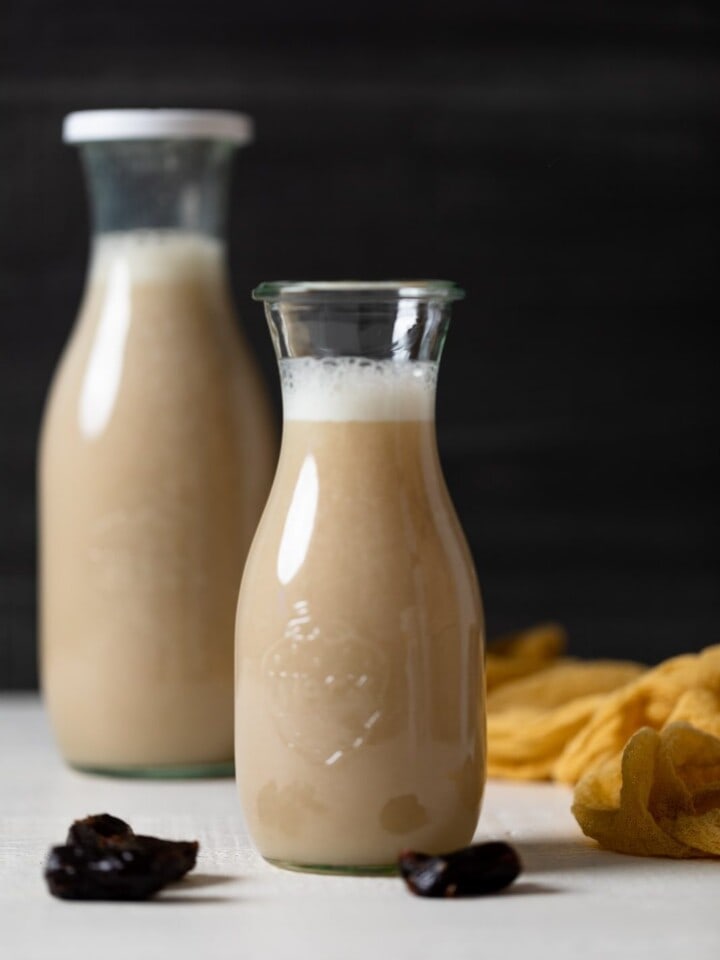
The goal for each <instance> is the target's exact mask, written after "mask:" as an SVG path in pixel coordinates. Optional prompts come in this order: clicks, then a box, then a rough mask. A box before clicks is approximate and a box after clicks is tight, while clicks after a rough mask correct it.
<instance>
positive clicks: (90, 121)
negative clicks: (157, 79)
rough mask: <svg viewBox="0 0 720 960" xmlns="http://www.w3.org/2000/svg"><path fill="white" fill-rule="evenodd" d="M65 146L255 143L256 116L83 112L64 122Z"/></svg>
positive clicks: (197, 112) (195, 112) (202, 112)
mask: <svg viewBox="0 0 720 960" xmlns="http://www.w3.org/2000/svg"><path fill="white" fill-rule="evenodd" d="M62 134H63V140H64V141H65V143H93V142H97V141H99V140H224V141H226V142H227V143H235V144H237V145H238V146H241V145H243V144H247V143H252V140H253V134H254V128H253V121H252V117H249V116H247V114H244V113H231V112H230V111H227V110H80V111H78V112H76V113H69V114H68V115H67V116H66V117H65V120H64V121H63V131H62Z"/></svg>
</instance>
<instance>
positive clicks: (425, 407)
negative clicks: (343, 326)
mask: <svg viewBox="0 0 720 960" xmlns="http://www.w3.org/2000/svg"><path fill="white" fill-rule="evenodd" d="M280 378H281V383H282V394H283V405H284V412H285V419H286V420H325V421H327V420H336V421H341V420H431V419H432V418H433V416H434V410H435V389H436V385H437V364H436V363H431V362H428V361H395V360H368V359H367V358H364V357H324V358H322V359H317V358H315V357H296V358H290V359H287V358H286V359H283V360H281V361H280Z"/></svg>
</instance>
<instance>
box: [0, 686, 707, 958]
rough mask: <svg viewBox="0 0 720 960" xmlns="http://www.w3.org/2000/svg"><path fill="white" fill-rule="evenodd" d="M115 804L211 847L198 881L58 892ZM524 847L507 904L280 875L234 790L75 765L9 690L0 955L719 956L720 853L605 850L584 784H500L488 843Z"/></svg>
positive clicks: (4, 713)
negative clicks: (68, 897)
mask: <svg viewBox="0 0 720 960" xmlns="http://www.w3.org/2000/svg"><path fill="white" fill-rule="evenodd" d="M105 811H108V812H110V813H113V814H116V815H117V816H120V817H122V818H123V819H126V820H128V821H129V822H130V823H131V824H132V826H133V827H134V828H135V829H136V830H137V831H138V832H143V833H151V834H156V835H160V836H166V837H171V838H175V839H188V840H190V839H198V840H199V841H200V844H201V849H200V855H199V858H198V864H197V867H196V869H195V871H194V873H193V874H190V876H189V877H188V878H187V879H186V880H184V881H182V882H181V883H180V884H178V885H176V886H174V887H172V888H170V889H168V890H167V891H166V892H164V893H161V894H160V895H159V896H158V897H157V898H156V899H154V900H151V901H147V902H145V903H80V902H70V901H60V900H56V899H54V898H53V897H51V896H50V895H49V893H48V892H47V890H46V887H45V883H44V880H43V877H42V870H43V862H44V858H45V854H46V852H47V849H48V847H49V846H51V845H52V844H54V843H60V842H62V840H63V838H64V836H65V833H66V831H67V827H68V825H69V824H70V822H71V821H72V820H73V819H75V818H77V817H80V816H84V815H86V814H88V813H100V812H105ZM490 838H492V839H500V838H504V839H507V840H509V841H511V842H512V843H513V844H515V845H516V847H517V848H518V850H519V851H520V854H521V857H522V859H523V862H524V865H525V871H524V873H523V875H522V876H521V877H520V878H519V879H518V881H516V883H515V884H514V886H513V887H511V888H510V889H509V890H508V891H506V892H505V893H504V894H502V895H496V896H492V897H486V898H482V899H474V900H424V899H421V898H417V897H413V896H411V895H410V894H409V893H408V892H407V891H406V889H405V887H404V884H403V883H402V881H401V880H399V879H396V878H346V877H323V876H314V875H305V874H296V873H289V872H285V871H282V870H278V869H276V868H274V867H270V866H269V865H267V864H266V863H265V862H264V861H263V860H262V859H261V858H260V857H259V856H258V855H257V854H256V853H255V851H254V850H253V848H252V847H251V845H250V842H249V840H248V837H247V833H246V830H245V826H244V824H243V820H242V815H241V813H240V809H239V805H238V801H237V796H236V793H235V787H234V784H233V782H232V781H231V780H211V781H174V782H173V781H170V782H167V781H166V782H148V781H137V780H117V779H111V778H104V777H94V776H88V775H84V774H79V773H75V772H73V771H71V770H69V769H67V768H66V767H65V766H64V765H63V764H62V762H61V761H60V759H59V757H58V755H57V753H56V751H55V748H54V745H53V743H52V740H51V737H50V733H49V730H48V726H47V722H46V719H45V716H44V713H43V711H42V707H41V706H40V703H39V700H38V699H37V697H34V696H31V695H10V694H4V695H1V696H0V958H2V960H25V958H32V960H35V958H38V960H40V958H42V960H46V958H47V960H66V958H67V960H71V958H72V960H84V958H103V960H113V958H115V957H118V958H120V957H122V958H130V960H154V958H162V960H165V958H167V960H174V958H177V960H184V958H190V957H193V958H201V960H213V958H226V957H227V958H233V960H234V958H237V960H254V958H258V960H259V958H263V960H267V958H272V960H283V958H288V960H290V958H292V960H304V958H308V960H309V958H312V960H326V958H327V960H353V958H373V960H378V958H384V957H388V958H393V960H403V958H408V960H410V958H412V960H418V958H436V957H437V958H443V960H444V958H451V960H456V958H457V960H462V958H466V957H467V958H473V960H475V958H479V960H482V958H488V960H490V958H492V960H514V958H521V957H522V958H523V960H527V958H530V957H539V958H544V957H547V958H552V960H564V958H572V960H587V958H594V957H598V958H603V960H620V958H625V957H627V958H642V957H652V958H653V960H664V958H668V960H669V958H673V960H677V958H680V957H688V958H692V960H719V958H720V861H693V862H687V861H685V862H675V861H670V860H649V859H643V858H635V857H624V856H620V855H617V854H612V853H606V852H603V851H601V850H599V849H597V848H596V847H595V846H594V845H593V844H592V843H591V842H589V841H588V840H586V839H585V838H584V837H583V836H582V834H581V833H580V830H579V828H578V827H577V824H576V823H575V820H574V819H573V817H572V815H571V813H570V791H569V790H566V789H564V788H562V787H555V786H550V785H545V784H537V785H535V784H533V785H515V784H508V783H500V782H491V783H490V784H489V785H488V788H487V792H486V798H485V803H484V808H483V813H482V817H481V820H480V826H479V829H478V833H477V839H478V840H484V839H490Z"/></svg>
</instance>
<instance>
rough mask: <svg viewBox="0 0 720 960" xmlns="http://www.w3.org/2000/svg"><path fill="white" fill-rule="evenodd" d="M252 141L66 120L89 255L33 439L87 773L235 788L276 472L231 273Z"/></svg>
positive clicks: (63, 721) (57, 634)
mask: <svg viewBox="0 0 720 960" xmlns="http://www.w3.org/2000/svg"><path fill="white" fill-rule="evenodd" d="M251 132H252V131H251V126H250V121H249V119H248V118H246V117H243V116H242V115H238V114H224V113H217V112H213V111H202V112H196V111H192V112H191V111H123V110H120V111H91V112H83V113H79V114H72V115H70V117H68V118H67V119H66V124H65V129H64V133H65V139H66V141H69V142H74V143H79V144H81V154H82V159H83V162H84V168H85V173H86V176H87V181H88V184H89V192H90V198H91V207H92V214H93V237H92V245H91V253H90V262H89V267H88V272H87V279H86V286H85V291H84V296H83V300H82V304H81V307H80V311H79V315H78V318H77V321H76V324H75V326H74V329H73V331H72V335H71V337H70V340H69V343H68V345H67V347H66V349H65V352H64V354H63V356H62V359H61V362H60V364H59V366H58V369H57V371H56V374H55V378H54V381H53V384H52V388H51V391H50V394H49V397H48V402H47V406H46V411H45V417H44V422H43V429H42V435H41V444H40V463H39V498H40V502H39V513H40V517H39V519H40V586H41V589H40V614H41V617H40V621H41V622H40V628H41V681H42V688H43V692H44V697H45V702H46V704H47V708H48V711H49V714H50V719H51V723H52V727H53V729H54V733H55V736H56V738H57V741H58V744H59V746H60V749H61V751H62V753H63V755H64V756H65V758H66V759H67V760H68V761H69V762H70V763H71V764H72V765H74V766H76V767H79V768H83V769H86V770H94V771H101V772H112V773H120V774H129V775H159V776H162V775H195V774H196V775H202V774H215V773H221V772H231V770H232V755H233V716H232V711H233V623H234V614H235V606H236V601H237V590H238V585H239V582H240V577H241V574H242V568H243V564H244V561H245V557H246V554H247V550H248V547H249V544H250V541H251V538H252V534H253V532H254V529H255V526H256V523H257V520H258V518H259V515H260V512H261V510H262V505H263V503H264V501H265V498H266V496H267V492H268V489H269V486H270V481H271V478H272V469H273V465H274V460H275V438H274V435H273V434H274V431H273V426H272V423H271V418H270V413H269V408H268V404H267V401H266V396H265V391H264V387H263V384H262V383H261V381H260V378H259V375H258V372H257V371H256V367H255V364H254V362H253V360H252V358H251V356H250V355H249V352H248V349H247V347H246V344H245V341H244V338H243V336H242V334H241V331H240V330H239V328H238V325H237V322H236V317H235V314H234V311H233V306H232V303H231V297H230V290H229V284H228V277H227V272H226V265H225V239H224V213H225V201H226V189H227V185H228V178H229V174H230V163H231V158H232V155H233V151H234V148H235V147H237V146H239V145H240V144H242V143H244V142H247V141H248V139H249V138H250V136H251Z"/></svg>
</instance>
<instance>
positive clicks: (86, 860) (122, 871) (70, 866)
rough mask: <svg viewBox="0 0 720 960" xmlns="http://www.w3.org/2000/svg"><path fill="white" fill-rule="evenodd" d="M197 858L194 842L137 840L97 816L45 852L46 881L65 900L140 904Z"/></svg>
mask: <svg viewBox="0 0 720 960" xmlns="http://www.w3.org/2000/svg"><path fill="white" fill-rule="evenodd" d="M197 852H198V844H197V843H196V842H195V841H192V842H189V841H185V840H179V841H176V840H161V839H159V838H158V837H146V836H142V835H141V834H136V833H134V832H133V830H132V828H131V827H130V826H129V825H128V824H127V823H125V821H124V820H120V819H119V818H118V817H113V816H110V814H107V813H101V814H98V815H96V816H91V817H86V818H85V819H84V820H76V821H75V822H74V823H73V824H72V826H71V827H70V830H69V831H68V835H67V839H66V841H65V845H64V846H61V847H53V848H52V849H51V850H50V853H49V854H48V858H47V861H46V864H45V880H46V881H47V885H48V888H49V890H50V893H52V894H53V896H55V897H60V898H62V899H64V900H145V899H147V898H148V897H151V896H152V895H153V894H155V893H157V892H158V890H160V889H162V887H164V886H165V885H166V884H168V883H174V882H175V881H176V880H179V879H180V878H181V877H183V876H184V875H185V874H186V873H187V872H188V871H189V870H192V868H193V867H194V866H195V861H196V859H197Z"/></svg>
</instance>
